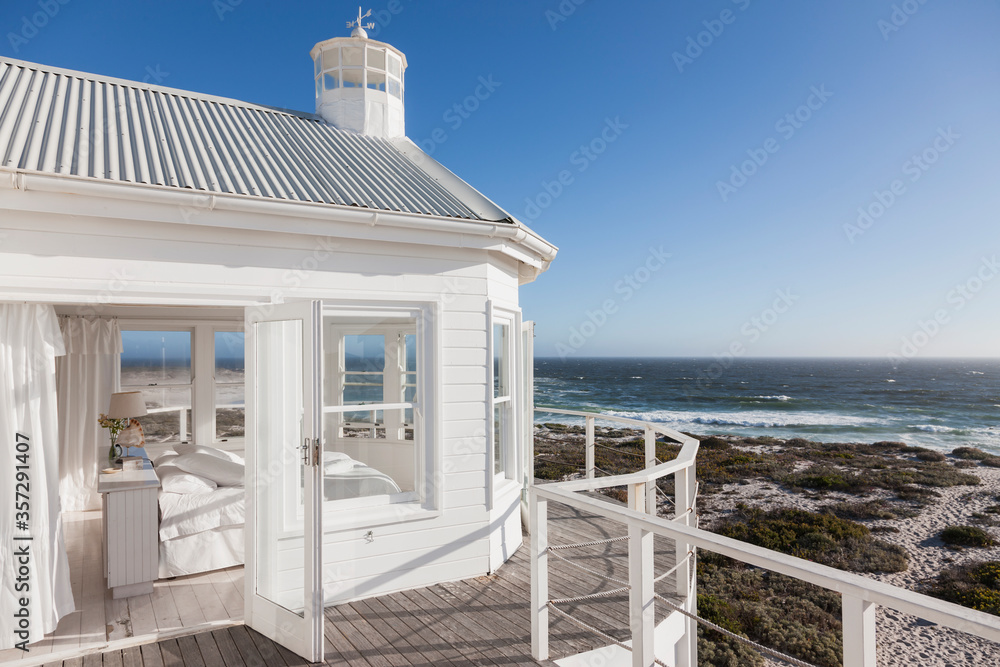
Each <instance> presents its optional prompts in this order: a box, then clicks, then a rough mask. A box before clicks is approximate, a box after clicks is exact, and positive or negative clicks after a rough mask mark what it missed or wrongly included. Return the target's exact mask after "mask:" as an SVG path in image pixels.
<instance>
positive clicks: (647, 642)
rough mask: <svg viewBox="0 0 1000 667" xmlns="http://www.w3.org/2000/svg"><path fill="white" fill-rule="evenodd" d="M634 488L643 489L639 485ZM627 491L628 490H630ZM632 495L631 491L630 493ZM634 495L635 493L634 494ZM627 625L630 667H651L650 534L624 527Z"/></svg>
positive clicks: (632, 527)
mask: <svg viewBox="0 0 1000 667" xmlns="http://www.w3.org/2000/svg"><path fill="white" fill-rule="evenodd" d="M634 486H635V487H638V488H639V489H642V488H643V485H642V484H636V485H634ZM630 488H631V487H630ZM633 493H635V492H633ZM635 495H636V496H638V495H639V494H638V493H635ZM628 583H629V587H630V590H629V615H628V617H629V625H630V626H631V629H632V667H653V665H654V664H655V660H656V655H655V653H654V650H655V643H654V640H655V631H656V616H655V612H656V608H655V598H654V597H653V533H651V532H649V531H647V530H643V529H642V528H640V527H639V526H632V525H630V526H629V527H628Z"/></svg>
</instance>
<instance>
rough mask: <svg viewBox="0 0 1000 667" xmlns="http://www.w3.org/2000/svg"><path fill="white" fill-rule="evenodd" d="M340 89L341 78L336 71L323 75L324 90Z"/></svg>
mask: <svg viewBox="0 0 1000 667" xmlns="http://www.w3.org/2000/svg"><path fill="white" fill-rule="evenodd" d="M337 88H340V77H339V75H338V73H337V72H336V71H333V72H327V73H326V74H324V75H323V89H324V90H336V89H337Z"/></svg>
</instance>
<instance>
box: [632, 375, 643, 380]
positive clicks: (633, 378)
mask: <svg viewBox="0 0 1000 667" xmlns="http://www.w3.org/2000/svg"><path fill="white" fill-rule="evenodd" d="M629 379H630V380H641V379H642V376H641V375H631V376H629Z"/></svg>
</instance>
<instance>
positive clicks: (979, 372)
mask: <svg viewBox="0 0 1000 667" xmlns="http://www.w3.org/2000/svg"><path fill="white" fill-rule="evenodd" d="M969 375H986V373H984V372H982V371H969Z"/></svg>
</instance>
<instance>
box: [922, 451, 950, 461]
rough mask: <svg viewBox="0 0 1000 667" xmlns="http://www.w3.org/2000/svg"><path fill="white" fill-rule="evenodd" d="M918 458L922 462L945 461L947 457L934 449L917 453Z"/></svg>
mask: <svg viewBox="0 0 1000 667" xmlns="http://www.w3.org/2000/svg"><path fill="white" fill-rule="evenodd" d="M917 458H918V459H919V460H921V461H944V460H946V458H947V457H946V456H945V455H944V454H942V453H941V452H936V451H934V450H933V449H925V450H924V451H921V452H917Z"/></svg>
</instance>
